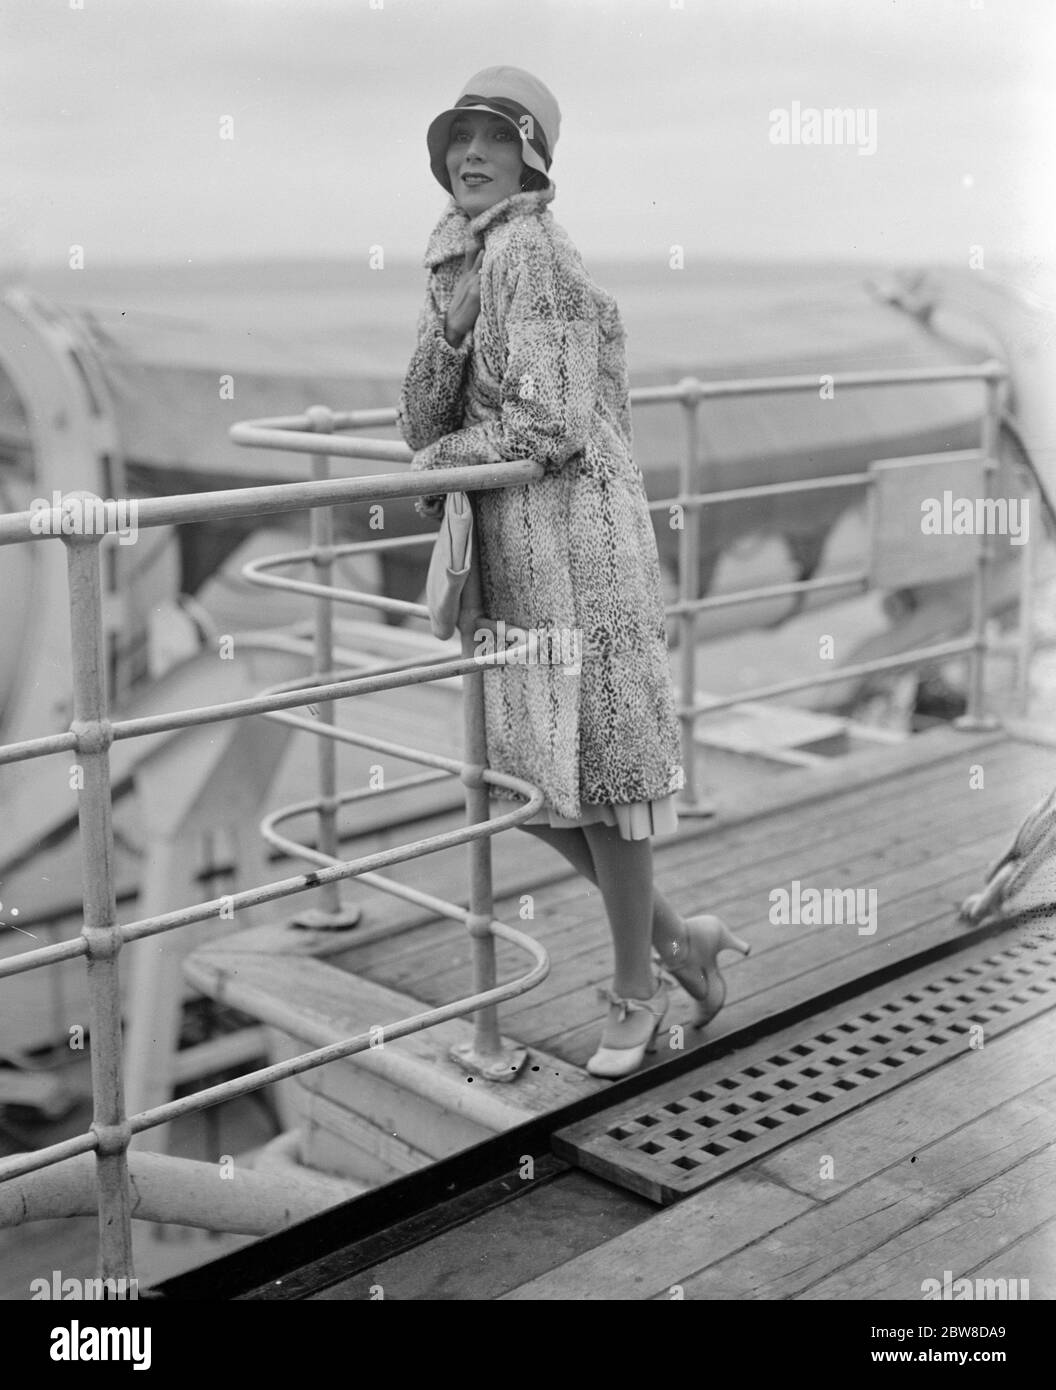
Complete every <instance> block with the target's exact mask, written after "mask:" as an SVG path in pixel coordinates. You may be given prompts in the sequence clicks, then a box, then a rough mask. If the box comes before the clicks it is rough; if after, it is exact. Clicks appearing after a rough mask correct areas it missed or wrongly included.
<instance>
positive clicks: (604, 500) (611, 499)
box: [399, 67, 748, 1077]
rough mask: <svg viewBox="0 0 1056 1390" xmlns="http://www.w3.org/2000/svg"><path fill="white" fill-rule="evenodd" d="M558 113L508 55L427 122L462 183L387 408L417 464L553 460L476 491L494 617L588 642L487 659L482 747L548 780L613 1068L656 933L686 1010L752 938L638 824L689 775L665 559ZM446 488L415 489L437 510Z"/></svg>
mask: <svg viewBox="0 0 1056 1390" xmlns="http://www.w3.org/2000/svg"><path fill="white" fill-rule="evenodd" d="M559 127H560V112H559V110H558V106H557V102H556V101H555V100H554V98H553V96H552V94H551V93H550V92H549V90H548V89H547V88H546V87H545V86H544V85H543V83H542V82H540V81H539V80H538V79H537V78H535V77H532V76H531V75H530V74H529V73H526V72H524V71H523V70H521V69H520V68H514V67H494V68H486V69H485V70H484V71H483V72H479V73H477V74H476V75H475V76H474V77H472V78H471V79H470V81H469V82H468V83H467V85H466V87H465V88H464V89H463V91H462V93H461V95H460V96H459V98H458V100H457V101H456V103H455V105H454V107H452V108H450V109H449V110H447V111H444V112H441V114H440V115H439V116H437V117H436V119H435V120H434V121H433V122H432V124H431V125H430V127H429V131H428V136H427V143H428V148H429V158H430V165H431V167H432V171H433V174H434V175H435V177H436V178H437V180H438V181H439V182H440V184H441V185H442V186H443V187H444V189H445V190H446V191H447V192H448V193H450V194H451V195H452V200H451V202H450V203H449V205H448V208H447V210H446V211H445V213H444V215H443V216H442V217H441V219H440V221H439V222H438V223H437V225H436V227H435V228H434V230H433V233H432V236H431V237H430V239H429V245H428V248H427V251H426V255H425V265H426V266H427V267H428V269H429V272H430V275H429V287H428V292H427V296H426V302H425V307H424V309H423V311H422V315H421V318H420V320H419V324H418V346H417V348H416V350H415V353H414V356H413V358H412V359H411V364H410V367H409V368H408V371H407V376H406V379H405V381H404V384H403V389H402V391H401V394H400V410H399V425H400V430H401V432H402V434H403V437H404V439H405V440H406V441H407V443H408V445H410V447H411V448H412V449H413V450H414V459H413V463H412V468H415V469H440V468H456V467H461V466H464V465H466V464H475V463H492V462H497V461H499V460H502V459H518V458H530V459H534V460H535V461H537V462H538V463H540V464H542V465H543V467H544V469H545V474H544V476H543V477H542V478H540V479H539V480H538V481H536V482H532V483H528V484H526V485H524V486H520V487H512V488H504V489H498V490H495V491H488V492H481V493H479V494H476V499H475V517H476V537H477V547H478V554H479V557H480V566H481V585H482V595H483V603H484V608H485V612H486V613H487V615H488V618H489V619H490V620H491V622H492V623H494V621H495V620H497V619H502V620H504V621H505V622H506V623H507V624H510V625H515V626H517V627H519V628H522V629H525V630H527V631H528V632H544V633H549V634H555V633H557V634H563V635H564V637H565V639H566V640H565V642H564V644H563V648H564V650H568V649H569V647H574V648H576V649H579V648H580V647H581V649H582V662H581V665H580V664H579V663H577V664H576V668H575V669H574V668H572V667H571V666H570V665H569V664H566V665H564V666H562V665H560V664H556V663H552V664H538V663H537V664H532V665H524V666H520V665H510V666H507V667H506V668H505V669H502V668H498V669H493V670H489V671H487V672H485V718H486V729H487V739H488V758H489V761H490V763H491V765H492V766H493V767H495V768H498V769H500V770H501V771H503V772H508V773H512V774H513V775H515V776H518V777H523V778H526V779H527V780H528V781H530V782H533V783H535V784H536V785H537V786H539V787H540V788H541V789H542V791H543V793H544V796H545V798H546V806H545V809H544V812H543V813H542V814H541V815H540V817H539V819H538V823H529V824H527V825H525V826H524V829H526V830H528V831H530V833H532V834H534V835H537V836H538V837H539V838H540V839H542V840H544V841H546V842H547V843H548V844H550V845H552V846H553V848H554V849H556V850H558V851H559V853H561V854H562V855H564V857H565V858H566V859H567V860H568V861H569V862H570V863H571V864H572V865H573V866H574V867H575V868H576V869H577V870H578V871H579V872H580V873H581V874H583V875H584V877H586V878H587V879H589V880H590V882H592V883H594V884H596V885H597V887H598V888H599V890H600V892H601V894H602V898H603V901H604V903H605V909H606V913H607V915H608V919H609V924H610V928H611V931H612V940H613V953H614V958H615V969H614V974H613V986H612V989H611V990H607V991H603V993H604V995H605V997H606V998H607V999H608V1000H609V1003H610V1009H609V1015H608V1019H607V1021H606V1024H605V1028H604V1032H603V1033H602V1038H601V1043H600V1045H599V1047H598V1050H597V1052H596V1053H595V1054H594V1056H593V1057H592V1058H591V1059H590V1061H589V1062H588V1064H587V1070H588V1071H590V1072H591V1073H592V1074H593V1075H595V1076H608V1077H616V1076H625V1075H627V1074H628V1073H629V1072H632V1071H634V1070H635V1068H637V1067H638V1066H640V1064H641V1062H642V1058H643V1056H644V1054H645V1052H646V1050H647V1049H648V1048H650V1047H651V1046H652V1044H653V1043H654V1040H655V1038H656V1034H657V1032H658V1031H659V1028H660V1025H661V1023H662V1022H663V1019H664V1015H665V1012H666V1008H667V985H666V984H665V982H664V981H663V979H662V978H660V979H657V978H656V976H655V975H654V972H653V966H652V961H651V957H650V943H651V944H652V945H653V946H655V948H656V951H657V954H658V956H659V958H660V961H661V963H662V964H663V965H665V966H666V967H667V968H668V969H669V970H670V971H671V972H672V974H674V976H675V978H676V979H677V980H678V981H679V983H680V984H682V986H683V987H684V988H685V989H686V990H687V991H688V993H689V994H690V995H692V997H693V998H694V999H695V1000H697V1001H698V1008H697V1014H696V1022H697V1024H698V1026H702V1025H703V1024H704V1023H706V1022H708V1020H709V1019H711V1018H713V1017H714V1016H715V1014H716V1013H717V1012H718V1011H719V1009H720V1008H721V1007H722V1004H723V1000H724V998H725V984H724V982H723V980H722V977H721V975H720V973H719V971H718V969H717V966H716V956H717V954H718V952H719V951H720V950H722V949H724V948H726V947H733V948H734V949H736V950H739V951H741V952H743V953H745V954H746V953H747V951H748V946H747V945H746V944H745V943H744V942H741V941H738V940H737V939H736V938H735V937H733V936H731V935H730V933H729V931H728V929H727V927H726V926H725V924H724V923H723V922H722V921H721V920H720V919H719V918H717V917H710V916H705V917H693V918H689V919H686V920H683V918H682V917H681V916H680V915H679V914H678V913H677V912H676V911H675V909H674V908H673V907H672V906H671V905H670V903H669V902H668V901H667V899H666V898H664V897H663V895H662V894H661V893H660V892H659V891H658V890H657V889H656V888H655V887H654V885H653V861H652V844H651V841H650V836H652V835H658V834H668V833H670V832H671V831H673V830H674V829H675V828H676V827H677V824H678V821H677V816H676V813H675V808H674V793H675V792H676V791H677V789H678V788H679V787H680V786H681V783H682V771H681V767H680V736H679V725H678V719H677V715H676V710H675V701H674V694H673V691H672V687H671V677H670V670H669V667H668V656H667V643H666V638H665V630H664V611H663V599H662V587H661V580H660V566H659V560H658V557H657V550H656V539H655V537H654V534H653V529H652V524H651V522H650V518H649V511H648V508H647V504H646V496H645V487H644V483H643V480H642V475H641V472H640V470H639V469H638V468H637V466H636V465H635V463H634V460H633V457H632V452H631V420H630V407H629V402H628V391H627V369H626V361H625V355H624V332H623V327H622V325H621V323H620V316H619V311H618V309H617V307H616V303H615V300H613V298H612V297H611V296H610V295H609V294H607V293H606V292H605V291H604V290H601V289H599V288H598V287H597V286H596V285H595V284H594V283H593V282H592V281H591V279H590V277H589V276H588V274H587V272H586V270H585V269H584V267H583V263H582V261H581V259H580V257H579V253H578V252H577V251H576V249H575V247H574V246H573V245H572V243H571V241H570V240H569V238H568V236H567V234H566V233H565V232H564V231H563V230H562V228H561V227H559V226H558V225H557V223H556V222H555V221H554V219H553V217H552V215H551V213H550V210H549V206H548V205H549V203H550V202H551V201H552V200H553V198H554V193H555V189H554V185H553V183H552V181H551V180H550V178H549V176H548V171H549V168H550V163H551V158H552V155H553V149H554V145H555V143H556V141H557V136H558V130H559ZM443 501H444V499H443V497H442V496H436V497H427V498H424V499H422V501H421V503H419V509H420V510H421V511H422V512H423V514H424V515H427V516H432V517H434V518H439V517H440V516H441V515H442V512H443ZM570 636H571V640H569V638H570ZM544 645H545V644H544ZM554 645H556V644H554ZM551 649H552V648H551Z"/></svg>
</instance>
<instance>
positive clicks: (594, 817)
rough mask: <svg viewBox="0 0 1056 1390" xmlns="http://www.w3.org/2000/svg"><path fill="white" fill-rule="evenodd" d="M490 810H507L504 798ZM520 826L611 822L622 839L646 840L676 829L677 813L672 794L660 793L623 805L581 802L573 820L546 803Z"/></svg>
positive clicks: (571, 826) (560, 827) (564, 827)
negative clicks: (660, 795)
mask: <svg viewBox="0 0 1056 1390" xmlns="http://www.w3.org/2000/svg"><path fill="white" fill-rule="evenodd" d="M491 805H492V809H493V811H496V812H499V813H500V814H501V813H502V812H506V811H509V809H510V805H511V803H510V802H509V801H508V800H505V799H499V798H492V802H491ZM521 824H522V825H548V826H550V828H551V829H553V830H577V829H578V828H579V827H580V826H583V825H598V824H600V825H611V826H613V827H615V828H616V829H617V830H618V831H619V832H620V838H621V839H623V840H648V839H651V838H652V837H653V836H655V835H673V834H674V832H675V831H676V830H677V829H678V812H677V810H676V809H675V798H674V796H663V797H660V798H659V799H657V800H655V801H631V802H628V803H626V804H624V805H622V806H621V805H613V804H611V803H605V804H603V805H585V806H584V805H581V806H580V814H579V816H578V817H576V818H575V819H571V818H569V817H568V816H562V815H559V814H558V813H557V811H555V810H554V809H553V808H552V807H550V806H543V808H542V809H541V810H539V811H537V812H536V813H535V815H534V816H530V817H529V818H528V819H527V820H526V821H522V822H521Z"/></svg>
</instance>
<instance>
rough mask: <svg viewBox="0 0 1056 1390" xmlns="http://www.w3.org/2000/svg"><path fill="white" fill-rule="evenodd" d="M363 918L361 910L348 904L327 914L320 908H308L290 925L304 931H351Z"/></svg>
mask: <svg viewBox="0 0 1056 1390" xmlns="http://www.w3.org/2000/svg"><path fill="white" fill-rule="evenodd" d="M362 917H363V909H362V908H361V907H356V906H354V905H352V904H349V905H348V906H347V907H345V906H343V907H342V908H341V909H340V911H338V912H328V911H326V909H325V908H321V907H308V908H305V910H304V911H303V912H299V913H298V914H297V916H296V917H293V918H291V920H290V925H291V926H293V927H301V928H302V929H303V930H305V931H351V930H352V928H353V927H358V926H359V923H360V920H361V919H362Z"/></svg>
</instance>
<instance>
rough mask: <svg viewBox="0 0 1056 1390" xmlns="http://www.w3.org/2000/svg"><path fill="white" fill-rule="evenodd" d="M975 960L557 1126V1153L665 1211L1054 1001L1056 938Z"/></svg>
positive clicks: (1017, 944)
mask: <svg viewBox="0 0 1056 1390" xmlns="http://www.w3.org/2000/svg"><path fill="white" fill-rule="evenodd" d="M977 956H978V958H976V959H968V960H964V959H960V960H958V963H957V964H956V966H955V967H952V968H951V970H950V972H949V973H948V974H946V975H944V976H941V977H936V976H935V967H932V969H931V971H929V972H928V973H927V975H925V976H924V977H923V978H920V979H918V978H916V977H914V979H913V982H912V985H911V987H909V988H908V989H906V992H905V993H903V994H901V995H898V996H896V997H890V986H888V987H887V989H886V990H877V991H873V992H872V993H871V994H869V995H868V996H866V997H865V998H864V999H862V1000H860V1001H859V1003H860V1004H862V1005H863V1008H862V1011H861V1012H860V1013H858V1014H856V1015H854V1016H850V1017H840V1015H839V1012H838V1011H833V1012H832V1013H831V1014H830V1015H826V1022H825V1026H824V1027H822V1028H820V1029H819V1031H818V1032H816V1033H814V1034H809V1033H808V1034H806V1035H805V1036H802V1037H800V1036H797V1032H796V1030H793V1029H789V1030H786V1032H785V1033H783V1034H782V1035H780V1036H779V1037H778V1038H771V1039H769V1040H768V1041H763V1042H761V1043H758V1044H754V1045H752V1046H751V1047H749V1048H747V1049H745V1050H743V1051H741V1052H738V1053H737V1054H735V1057H736V1069H734V1070H731V1069H730V1064H731V1060H732V1059H730V1058H725V1059H722V1060H720V1061H717V1062H713V1063H707V1064H705V1065H704V1066H702V1067H700V1068H698V1069H696V1070H694V1071H692V1072H689V1073H688V1074H685V1075H683V1076H681V1077H679V1078H678V1079H677V1080H676V1081H672V1082H668V1083H667V1084H665V1085H664V1086H660V1087H657V1088H656V1089H655V1090H654V1091H652V1092H650V1093H649V1094H648V1095H647V1096H644V1097H639V1099H638V1101H637V1102H636V1104H635V1105H633V1106H632V1107H621V1108H619V1109H614V1110H609V1111H603V1112H602V1113H601V1114H598V1115H595V1116H593V1117H592V1118H591V1119H589V1120H585V1121H583V1122H581V1123H580V1124H576V1125H571V1126H569V1127H568V1128H567V1129H564V1130H559V1131H558V1132H557V1133H556V1134H555V1135H554V1141H553V1142H554V1151H555V1152H556V1153H557V1154H558V1155H559V1156H560V1157H562V1158H566V1159H569V1160H571V1161H572V1162H574V1163H576V1164H578V1165H579V1166H580V1167H583V1168H586V1169H588V1170H589V1171H591V1172H593V1173H596V1174H598V1175H599V1176H600V1177H603V1178H606V1179H608V1180H609V1181H611V1182H615V1183H618V1184H619V1185H621V1186H623V1187H627V1188H629V1189H630V1190H632V1191H634V1192H638V1193H640V1194H641V1195H642V1196H644V1197H648V1198H650V1199H651V1200H652V1201H655V1202H659V1203H662V1204H666V1203H670V1202H674V1201H677V1200H678V1199H679V1198H681V1197H684V1196H686V1195H688V1194H689V1193H691V1192H696V1191H699V1189H700V1188H702V1187H705V1186H707V1184H708V1183H711V1182H714V1181H716V1179H718V1178H720V1177H722V1176H724V1175H725V1174H727V1173H729V1172H731V1171H732V1170H733V1169H735V1168H740V1167H743V1166H744V1165H745V1164H747V1163H752V1162H754V1161H755V1160H757V1159H759V1158H761V1157H762V1156H763V1155H764V1154H766V1153H769V1152H771V1151H772V1150H773V1149H776V1148H779V1147H780V1146H782V1145H784V1144H787V1143H789V1142H791V1141H792V1140H793V1139H798V1138H800V1137H801V1136H802V1135H804V1134H806V1133H808V1132H809V1131H810V1130H812V1129H816V1128H818V1127H820V1126H822V1125H825V1124H828V1122H829V1121H830V1120H832V1119H835V1118H836V1117H837V1116H839V1115H842V1114H845V1113H846V1112H847V1111H849V1110H853V1109H856V1108H857V1107H859V1106H861V1105H865V1104H868V1103H869V1102H870V1101H871V1100H873V1099H875V1098H876V1097H877V1096H879V1095H882V1094H883V1093H885V1092H887V1091H890V1090H891V1089H893V1088H894V1087H896V1086H899V1085H901V1084H902V1083H903V1082H905V1081H909V1080H912V1079H913V1078H914V1077H917V1076H920V1075H921V1074H922V1073H924V1072H927V1071H930V1070H931V1069H932V1068H934V1067H938V1066H941V1065H942V1064H943V1063H944V1062H946V1061H949V1060H951V1059H952V1058H954V1057H956V1056H959V1055H962V1054H963V1053H964V1052H965V1050H966V1049H968V1048H971V1047H976V1048H979V1047H982V1046H985V1042H986V1039H987V1038H989V1037H992V1036H993V1035H995V1034H996V1033H1001V1032H1005V1031H1007V1030H1008V1029H1009V1028H1014V1027H1015V1026H1016V1025H1018V1024H1020V1023H1024V1022H1026V1021H1027V1020H1028V1019H1030V1018H1033V1017H1034V1016H1035V1015H1037V1014H1039V1013H1041V1012H1043V1011H1044V1010H1046V1009H1049V1008H1052V1006H1053V1005H1054V1004H1056V937H1052V938H1050V937H1046V938H1045V939H1043V940H1040V941H1039V940H1037V939H1036V938H1035V939H1033V940H1030V939H1022V940H1019V941H1017V942H1015V943H1012V944H1009V945H1008V946H1006V947H1004V948H1003V949H1001V950H998V951H993V950H991V951H990V953H989V954H987V955H985V956H984V955H983V954H982V951H981V950H980V951H979V952H978V953H977ZM903 983H905V982H903ZM843 1007H844V1008H846V1007H847V1006H846V1005H845V1006H843ZM799 1026H800V1029H802V1028H804V1027H808V1028H809V1026H810V1025H809V1023H808V1024H806V1025H803V1024H801V1025H799Z"/></svg>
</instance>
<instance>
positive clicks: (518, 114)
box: [455, 92, 552, 169]
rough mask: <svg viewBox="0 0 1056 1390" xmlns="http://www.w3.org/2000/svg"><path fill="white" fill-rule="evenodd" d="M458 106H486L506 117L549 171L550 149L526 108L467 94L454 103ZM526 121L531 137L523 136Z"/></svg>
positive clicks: (507, 99) (501, 98) (506, 100)
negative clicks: (525, 121)
mask: <svg viewBox="0 0 1056 1390" xmlns="http://www.w3.org/2000/svg"><path fill="white" fill-rule="evenodd" d="M459 106H487V107H490V108H491V110H493V111H495V112H497V113H498V114H499V115H500V116H507V117H509V119H510V120H511V121H512V122H513V123H514V125H515V126H517V127H518V129H519V130H520V132H521V134H522V135H524V137H525V139H526V140H527V141H528V143H529V145H531V147H532V149H533V150H535V152H536V154H537V155H539V157H540V158H541V159H542V160H543V162H544V163H545V165H546V167H547V168H548V169H549V168H550V165H551V162H552V161H551V158H550V149H549V146H548V145H547V143H546V137H545V136H544V135H543V131H542V127H541V126H540V124H539V122H538V121H537V120H536V119H535V117H534V116H533V115H532V113H531V112H530V111H529V110H528V108H527V106H522V105H521V103H520V102H519V101H512V100H510V99H509V98H508V97H481V96H475V95H474V94H473V93H471V92H467V93H466V95H465V96H463V97H459V99H458V101H456V102H455V108H456V109H457V108H458V107H459ZM525 119H527V121H528V129H529V130H530V131H531V132H532V134H531V135H525V128H524V125H523V124H522V122H523V121H524V120H525Z"/></svg>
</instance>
